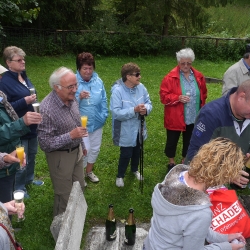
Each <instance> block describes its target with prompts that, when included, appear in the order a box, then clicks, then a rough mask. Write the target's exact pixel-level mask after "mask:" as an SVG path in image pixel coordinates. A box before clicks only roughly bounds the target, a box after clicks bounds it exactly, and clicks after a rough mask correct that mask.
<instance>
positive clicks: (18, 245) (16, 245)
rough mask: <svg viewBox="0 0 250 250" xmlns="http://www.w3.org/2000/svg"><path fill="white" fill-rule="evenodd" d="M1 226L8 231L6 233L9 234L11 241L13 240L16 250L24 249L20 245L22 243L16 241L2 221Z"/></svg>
mask: <svg viewBox="0 0 250 250" xmlns="http://www.w3.org/2000/svg"><path fill="white" fill-rule="evenodd" d="M0 226H1V227H2V228H3V229H4V230H5V231H6V233H7V234H8V236H9V238H10V240H11V242H12V244H13V246H14V248H15V250H24V249H23V248H22V246H21V245H20V243H18V242H17V241H15V240H14V239H13V237H12V235H11V233H10V232H9V230H8V229H7V228H6V227H5V226H4V225H3V224H2V223H0Z"/></svg>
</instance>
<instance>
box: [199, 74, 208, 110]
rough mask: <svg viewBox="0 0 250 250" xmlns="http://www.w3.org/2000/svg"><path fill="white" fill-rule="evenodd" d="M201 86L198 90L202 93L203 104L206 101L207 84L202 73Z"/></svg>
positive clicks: (202, 104)
mask: <svg viewBox="0 0 250 250" xmlns="http://www.w3.org/2000/svg"><path fill="white" fill-rule="evenodd" d="M200 81H201V88H200V92H201V95H202V103H201V106H204V105H205V103H206V99H207V85H206V79H205V77H204V76H203V75H202V77H201V79H200Z"/></svg>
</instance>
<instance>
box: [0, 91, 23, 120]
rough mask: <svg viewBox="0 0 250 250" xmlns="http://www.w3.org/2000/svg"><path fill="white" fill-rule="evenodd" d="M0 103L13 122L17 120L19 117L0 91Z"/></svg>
mask: <svg viewBox="0 0 250 250" xmlns="http://www.w3.org/2000/svg"><path fill="white" fill-rule="evenodd" d="M0 102H1V103H2V104H3V105H4V107H5V109H6V112H7V113H8V115H9V116H10V117H11V119H12V120H13V121H16V120H18V118H19V117H18V115H17V113H16V111H15V110H14V109H13V107H12V106H11V105H10V103H9V102H8V101H7V97H6V95H5V94H4V93H3V92H2V91H0Z"/></svg>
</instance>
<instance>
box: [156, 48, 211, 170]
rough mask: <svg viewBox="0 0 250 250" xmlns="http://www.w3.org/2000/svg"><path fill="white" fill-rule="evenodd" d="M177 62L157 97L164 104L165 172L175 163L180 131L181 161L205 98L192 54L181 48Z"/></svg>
mask: <svg viewBox="0 0 250 250" xmlns="http://www.w3.org/2000/svg"><path fill="white" fill-rule="evenodd" d="M176 58H177V62H178V65H177V66H176V67H175V68H174V69H172V70H171V71H170V72H169V73H168V74H167V75H166V76H165V77H164V78H163V80H162V83H161V86H160V99H161V102H162V104H164V127H165V128H166V130H167V141H166V146H165V154H166V156H167V157H168V158H169V164H168V171H169V170H170V169H171V168H173V167H174V166H175V159H174V157H175V153H176V148H177V144H178V140H179V137H180V134H181V133H182V142H183V146H182V162H184V159H185V157H186V154H187V149H188V146H189V142H190V138H191V135H192V131H193V128H194V121H195V118H196V115H197V113H198V112H199V110H200V108H201V107H202V106H204V104H205V101H206V98H207V87H206V81H205V77H204V76H203V75H202V73H201V72H199V71H198V70H196V69H195V68H193V67H192V63H193V61H194V59H195V55H194V52H193V50H192V49H190V48H185V49H182V50H180V51H178V52H177V53H176Z"/></svg>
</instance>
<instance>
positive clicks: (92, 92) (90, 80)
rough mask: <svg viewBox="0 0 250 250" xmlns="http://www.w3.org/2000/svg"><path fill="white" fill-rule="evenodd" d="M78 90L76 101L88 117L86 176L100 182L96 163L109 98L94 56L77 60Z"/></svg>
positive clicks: (83, 113)
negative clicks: (94, 171) (94, 170)
mask: <svg viewBox="0 0 250 250" xmlns="http://www.w3.org/2000/svg"><path fill="white" fill-rule="evenodd" d="M76 67H77V73H76V77H77V81H78V84H79V86H78V90H77V92H76V99H77V101H78V102H79V109H80V113H81V115H82V116H87V117H88V122H87V129H88V134H89V150H88V152H87V166H86V176H87V177H88V178H89V180H90V181H92V182H99V178H98V177H97V176H96V175H95V174H94V173H93V167H94V163H95V162H96V159H97V156H98V154H99V152H100V147H101V142H102V130H103V126H104V124H105V121H106V119H107V117H108V108H107V97H106V91H105V88H104V85H103V81H102V80H101V79H100V78H99V76H98V74H97V73H96V72H94V70H95V60H94V57H93V55H92V54H90V53H87V52H83V53H80V54H79V55H78V56H77V58H76Z"/></svg>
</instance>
